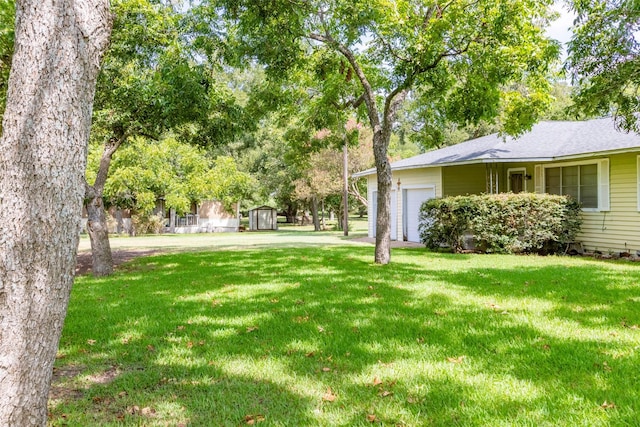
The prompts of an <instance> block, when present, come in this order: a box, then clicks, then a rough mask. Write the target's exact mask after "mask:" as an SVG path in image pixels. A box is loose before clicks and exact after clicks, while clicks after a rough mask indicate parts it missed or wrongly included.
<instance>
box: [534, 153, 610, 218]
mask: <svg viewBox="0 0 640 427" xmlns="http://www.w3.org/2000/svg"><path fill="white" fill-rule="evenodd" d="M544 173H545V180H544V183H545V188H544V190H545V193H549V194H562V195H567V196H571V197H573V198H574V199H576V200H577V201H579V202H580V203H581V204H582V207H583V208H594V209H596V208H597V207H598V165H597V164H595V163H594V164H588V165H574V166H559V167H555V168H545V170H544Z"/></svg>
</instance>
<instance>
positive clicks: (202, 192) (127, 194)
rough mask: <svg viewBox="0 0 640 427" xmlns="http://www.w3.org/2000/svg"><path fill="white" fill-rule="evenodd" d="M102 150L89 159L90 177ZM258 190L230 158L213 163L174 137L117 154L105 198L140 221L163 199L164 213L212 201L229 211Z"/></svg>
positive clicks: (138, 142)
mask: <svg viewBox="0 0 640 427" xmlns="http://www.w3.org/2000/svg"><path fill="white" fill-rule="evenodd" d="M99 148H100V147H94V150H93V151H92V152H91V153H90V155H89V165H88V168H87V173H88V175H95V174H96V172H97V170H98V168H99V161H100V157H101V156H100V154H101V153H100V151H99ZM88 180H89V181H91V180H92V178H91V177H89V178H88ZM253 185H254V182H253V179H252V178H251V177H250V176H249V175H248V174H246V173H244V172H241V171H239V170H238V168H237V165H236V162H235V160H234V159H232V158H230V157H223V156H219V157H217V158H215V159H213V158H212V157H210V156H209V155H207V153H206V152H205V151H204V150H203V149H202V148H200V147H197V146H194V145H190V144H185V143H181V142H179V141H178V140H177V139H175V138H173V137H166V138H161V139H160V140H157V141H156V140H150V139H146V138H143V137H136V138H133V139H132V140H131V141H130V142H129V143H128V144H127V145H125V146H123V147H122V148H121V149H120V150H118V151H117V152H116V153H115V154H114V156H113V160H112V164H111V173H110V174H109V177H108V178H107V181H106V183H105V187H104V194H103V197H104V199H105V200H106V201H107V203H108V204H109V205H111V206H115V207H118V208H123V209H131V210H132V211H134V212H135V213H136V214H138V215H141V216H149V215H151V214H152V213H153V211H154V209H155V208H156V203H157V202H158V200H160V199H162V200H163V201H164V208H165V209H169V210H173V211H175V212H176V213H177V214H184V213H186V212H188V211H189V209H190V207H191V204H192V203H196V204H199V203H201V202H203V201H205V200H212V199H215V200H218V201H220V202H222V203H223V205H224V206H225V208H227V209H229V210H230V209H231V208H232V205H233V204H235V203H236V202H237V201H238V200H241V199H242V198H244V197H246V196H247V195H248V194H249V193H250V192H251V190H252V187H253Z"/></svg>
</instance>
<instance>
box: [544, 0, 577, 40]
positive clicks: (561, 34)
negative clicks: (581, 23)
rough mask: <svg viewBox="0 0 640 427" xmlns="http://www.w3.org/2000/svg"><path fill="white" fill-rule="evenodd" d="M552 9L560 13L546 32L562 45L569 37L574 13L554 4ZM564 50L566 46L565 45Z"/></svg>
mask: <svg viewBox="0 0 640 427" xmlns="http://www.w3.org/2000/svg"><path fill="white" fill-rule="evenodd" d="M554 10H556V11H558V12H559V13H560V17H559V18H558V19H557V20H555V21H554V22H553V23H552V24H551V25H550V26H549V28H547V34H548V35H549V37H551V38H553V39H556V40H558V41H559V42H560V43H562V44H563V45H564V44H565V43H567V42H568V41H569V40H570V39H571V30H570V28H571V26H572V25H573V20H574V18H575V15H574V14H573V13H572V12H569V11H568V10H567V9H566V8H565V7H563V6H561V5H558V4H556V5H555V6H554ZM565 51H566V47H565Z"/></svg>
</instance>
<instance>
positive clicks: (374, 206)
mask: <svg viewBox="0 0 640 427" xmlns="http://www.w3.org/2000/svg"><path fill="white" fill-rule="evenodd" d="M372 198H373V200H372V203H371V218H372V221H373V227H372V230H373V234H372V235H371V236H369V237H376V219H377V215H378V192H377V191H374V192H373V193H372ZM391 240H398V197H397V194H396V190H391Z"/></svg>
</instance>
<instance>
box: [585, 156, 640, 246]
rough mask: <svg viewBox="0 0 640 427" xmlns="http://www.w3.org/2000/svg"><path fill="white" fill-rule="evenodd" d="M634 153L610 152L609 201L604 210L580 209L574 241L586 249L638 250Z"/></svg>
mask: <svg viewBox="0 0 640 427" xmlns="http://www.w3.org/2000/svg"><path fill="white" fill-rule="evenodd" d="M636 154H637V153H627V154H619V155H613V156H610V157H609V160H610V166H609V167H610V172H609V179H610V183H609V185H610V187H609V188H610V191H609V193H610V201H611V209H610V210H609V211H607V212H583V218H584V222H583V225H582V231H581V233H580V234H579V235H578V240H579V241H581V242H582V244H583V246H584V247H585V249H587V250H596V249H597V250H600V251H602V252H605V253H606V252H609V251H611V252H622V251H626V250H628V251H632V252H635V251H638V250H640V213H638V183H637V181H638V172H637V155H636Z"/></svg>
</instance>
